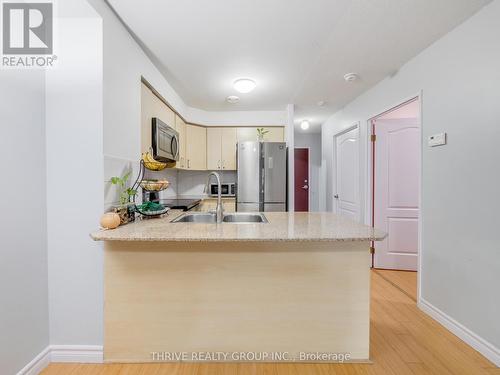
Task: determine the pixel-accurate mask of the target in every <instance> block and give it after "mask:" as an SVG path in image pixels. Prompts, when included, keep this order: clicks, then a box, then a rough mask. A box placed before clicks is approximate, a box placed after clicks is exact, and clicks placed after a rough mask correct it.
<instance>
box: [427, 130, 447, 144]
mask: <svg viewBox="0 0 500 375" xmlns="http://www.w3.org/2000/svg"><path fill="white" fill-rule="evenodd" d="M445 144H446V133H439V134H433V135H431V136H430V137H429V146H430V147H436V146H444V145H445Z"/></svg>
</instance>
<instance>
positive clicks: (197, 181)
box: [177, 170, 236, 197]
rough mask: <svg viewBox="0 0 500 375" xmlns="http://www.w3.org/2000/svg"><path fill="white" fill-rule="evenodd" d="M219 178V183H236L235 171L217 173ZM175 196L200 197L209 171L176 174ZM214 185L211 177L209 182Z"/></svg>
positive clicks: (214, 181)
mask: <svg viewBox="0 0 500 375" xmlns="http://www.w3.org/2000/svg"><path fill="white" fill-rule="evenodd" d="M217 172H218V173H219V174H220V176H221V180H222V181H221V182H236V171H217ZM178 173H179V174H178V180H177V194H178V195H181V196H193V197H202V196H203V195H204V192H203V190H204V188H205V185H206V183H207V178H208V174H209V173H210V171H186V170H180V171H179V172H178ZM210 182H211V183H216V182H217V181H216V179H215V178H214V177H213V178H212V180H211V181H210Z"/></svg>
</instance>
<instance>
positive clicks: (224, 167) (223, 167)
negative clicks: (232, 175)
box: [222, 160, 226, 169]
mask: <svg viewBox="0 0 500 375" xmlns="http://www.w3.org/2000/svg"><path fill="white" fill-rule="evenodd" d="M222 169H226V166H225V165H224V160H222Z"/></svg>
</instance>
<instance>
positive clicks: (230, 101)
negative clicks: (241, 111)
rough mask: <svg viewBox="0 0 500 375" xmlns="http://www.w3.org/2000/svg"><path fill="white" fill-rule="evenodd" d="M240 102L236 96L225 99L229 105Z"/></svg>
mask: <svg viewBox="0 0 500 375" xmlns="http://www.w3.org/2000/svg"><path fill="white" fill-rule="evenodd" d="M239 101H240V98H239V97H237V96H236V95H229V96H228V97H227V98H226V102H228V103H231V104H236V103H238V102H239Z"/></svg>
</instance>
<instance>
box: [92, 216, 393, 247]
mask: <svg viewBox="0 0 500 375" xmlns="http://www.w3.org/2000/svg"><path fill="white" fill-rule="evenodd" d="M181 214H183V212H182V211H177V210H171V211H170V213H169V215H168V216H166V217H163V218H159V219H149V220H139V221H136V222H135V223H131V224H127V225H124V226H120V227H118V228H116V229H113V230H99V231H96V232H93V233H91V235H90V236H91V237H92V238H93V239H94V240H96V241H380V240H383V239H384V238H385V237H386V233H384V232H382V231H380V230H378V229H373V228H371V227H369V226H366V225H362V224H359V223H356V222H354V221H351V220H348V219H345V218H343V217H341V216H337V215H335V214H333V213H329V212H317V213H316V212H314V213H313V212H295V213H292V212H265V213H264V215H265V216H266V218H267V220H268V221H269V222H268V223H251V224H246V223H245V224H241V223H240V224H236V223H222V224H202V223H196V224H195V223H171V222H170V221H171V220H173V219H174V218H176V217H177V216H179V215H181Z"/></svg>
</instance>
